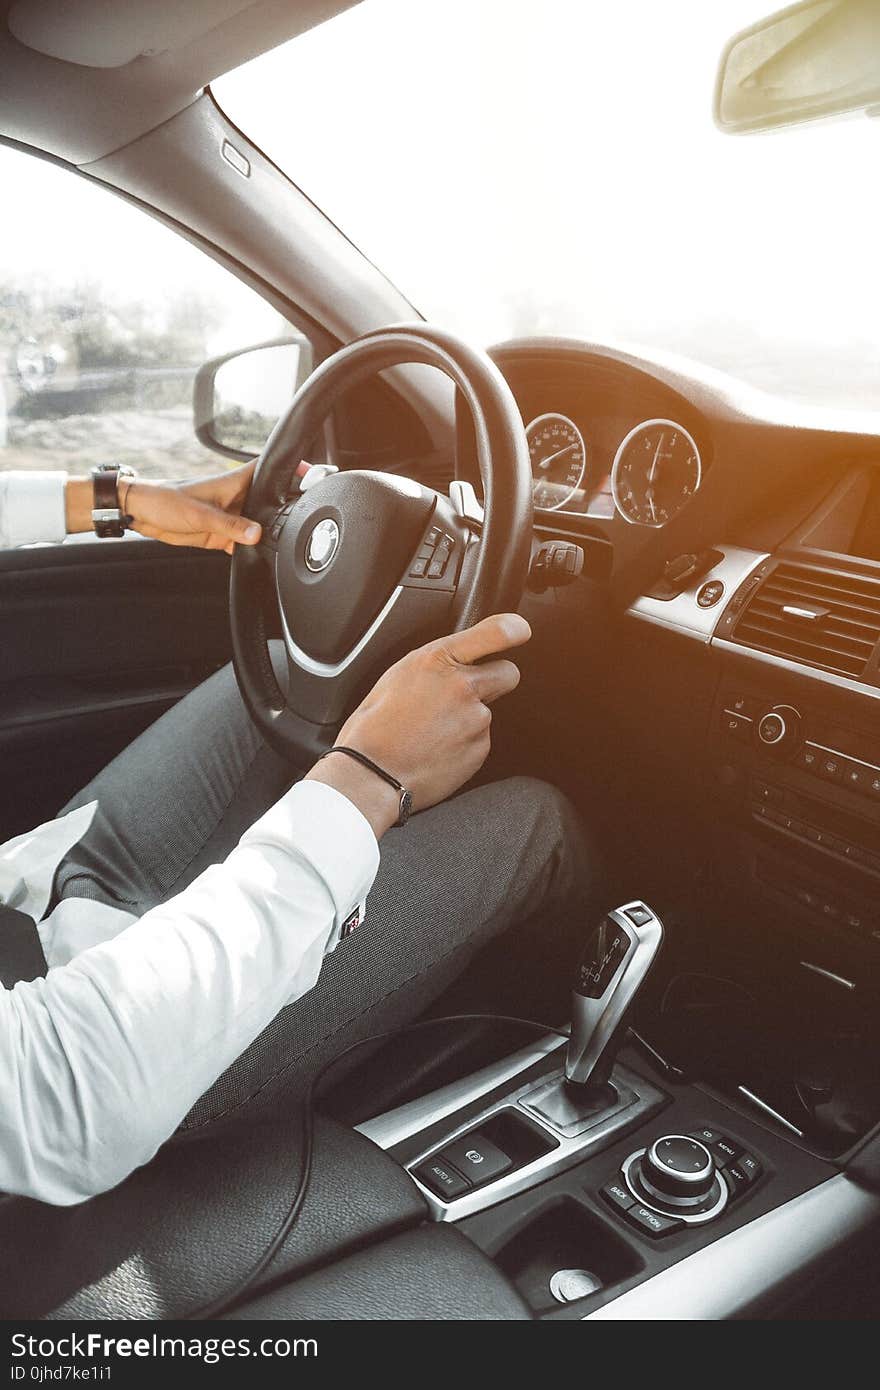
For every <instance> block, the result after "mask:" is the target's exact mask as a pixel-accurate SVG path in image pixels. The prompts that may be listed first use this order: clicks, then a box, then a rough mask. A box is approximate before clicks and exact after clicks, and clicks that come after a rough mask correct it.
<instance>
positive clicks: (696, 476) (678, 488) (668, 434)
mask: <svg viewBox="0 0 880 1390" xmlns="http://www.w3.org/2000/svg"><path fill="white" fill-rule="evenodd" d="M701 478H702V464H701V462H700V451H699V449H698V448H697V446H696V444H695V443H694V441H693V439H692V437H691V436H690V435H689V434H688V432H687V430H686V429H685V428H684V426H683V425H679V424H676V422H675V421H674V420H644V421H643V422H642V423H641V424H640V425H636V427H635V429H633V430H630V432H629V434H628V435H627V436H626V438H625V439H624V440H623V441H622V442H621V445H620V448H619V449H618V450H617V453H616V455H615V458H614V467H613V468H612V470H611V493H612V496H613V497H614V501H615V504H616V506H617V509H618V511H619V512H620V513H621V515H622V516H623V517H624V518H625V519H626V520H627V521H630V522H632V524H633V525H634V526H665V525H666V523H667V521H671V520H672V518H673V517H674V516H676V515H677V513H678V512H680V511H681V509H682V507H683V506H684V504H685V502H687V501H688V499H689V498H691V497H693V495H694V493H695V492H696V491H697V489H698V488H699V486H700V481H701Z"/></svg>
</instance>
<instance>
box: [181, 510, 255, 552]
mask: <svg viewBox="0 0 880 1390" xmlns="http://www.w3.org/2000/svg"><path fill="white" fill-rule="evenodd" d="M192 505H193V511H192V513H191V514H190V515H189V516H188V517H187V520H188V521H189V522H190V524H191V526H192V529H193V531H206V532H208V534H209V535H214V536H217V537H219V538H220V540H221V542H226V541H232V542H234V544H235V545H256V544H257V541H258V540H259V539H260V536H261V535H262V527H261V526H260V525H259V523H258V522H256V521H251V520H250V519H249V518H248V517H246V516H234V515H233V514H232V513H230V512H224V511H223V509H222V508H221V507H212V506H211V505H210V503H208V502H193V504H192Z"/></svg>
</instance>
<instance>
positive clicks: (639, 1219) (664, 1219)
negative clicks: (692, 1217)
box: [626, 1203, 682, 1239]
mask: <svg viewBox="0 0 880 1390" xmlns="http://www.w3.org/2000/svg"><path fill="white" fill-rule="evenodd" d="M626 1219H627V1221H631V1222H632V1223H633V1225H634V1226H638V1228H639V1230H640V1231H642V1232H644V1234H645V1235H646V1236H652V1237H653V1238H654V1239H656V1238H657V1236H665V1235H668V1234H669V1232H670V1231H677V1230H678V1229H679V1227H680V1226H681V1225H682V1222H681V1221H679V1219H678V1217H677V1216H661V1215H660V1213H659V1211H652V1210H651V1208H650V1207H643V1206H642V1205H641V1204H640V1203H636V1204H635V1206H632V1207H630V1209H629V1211H628V1212H627V1213H626Z"/></svg>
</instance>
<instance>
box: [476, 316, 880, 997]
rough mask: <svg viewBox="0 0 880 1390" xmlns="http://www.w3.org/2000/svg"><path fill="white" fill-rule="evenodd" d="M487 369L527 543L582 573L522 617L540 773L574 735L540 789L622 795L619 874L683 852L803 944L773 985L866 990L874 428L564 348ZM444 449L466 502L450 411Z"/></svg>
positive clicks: (695, 373)
mask: <svg viewBox="0 0 880 1390" xmlns="http://www.w3.org/2000/svg"><path fill="white" fill-rule="evenodd" d="M492 355H493V357H494V359H495V361H496V363H497V364H498V366H499V368H500V369H501V371H502V373H503V374H504V376H505V377H506V379H507V381H508V383H509V385H510V387H511V389H512V392H513V395H514V398H515V400H516V403H517V406H518V407H519V410H520V414H521V416H522V420H523V424H524V427H525V429H526V434H527V439H528V443H529V454H530V460H531V465H532V472H533V479H534V482H533V497H534V505H535V545H536V546H537V545H539V544H544V545H546V544H548V543H550V544H552V542H553V540H554V538H556V539H558V540H564V541H566V542H567V543H569V544H571V543H573V544H576V545H577V546H579V547H580V548H581V549H582V551H583V553H584V566H583V573H582V577H581V579H580V580H578V581H577V582H572V583H570V584H569V585H567V586H566V587H565V588H559V589H558V590H557V592H556V595H555V596H553V597H552V601H551V602H549V603H548V602H545V600H544V599H543V598H542V599H540V600H538V599H536V600H535V602H536V603H544V605H545V606H544V608H543V609H542V610H538V609H535V610H534V612H533V611H531V610H530V611H528V614H527V615H528V616H529V619H530V621H531V622H532V626H533V630H534V631H535V633H536V638H535V641H536V642H537V643H539V644H540V646H539V648H538V651H539V656H538V657H537V658H536V664H540V666H541V675H540V677H539V679H541V680H543V681H544V682H545V687H544V688H543V689H541V690H540V691H539V692H538V693H537V694H535V695H532V696H531V703H532V707H533V708H534V707H537V708H548V709H553V711H554V717H553V720H551V721H549V725H548V733H547V737H546V748H547V750H549V751H547V752H544V753H542V756H544V757H545V758H552V743H553V730H554V729H556V730H558V729H565V730H568V731H570V732H571V731H574V730H577V731H578V737H577V739H572V738H568V739H567V740H566V744H565V753H564V756H561V755H560V756H559V758H558V764H559V768H560V771H559V774H558V775H559V776H560V778H561V779H563V784H564V785H566V787H567V788H571V789H572V794H573V795H575V796H577V787H578V783H577V779H578V778H579V777H580V778H581V779H582V785H584V786H587V787H593V788H595V787H596V786H598V785H600V784H601V785H602V786H603V795H604V796H606V797H609V798H610V797H612V796H619V797H620V799H621V800H622V802H623V807H622V815H623V817H625V823H626V825H627V827H628V835H629V834H630V832H631V834H632V839H633V850H632V853H633V855H634V856H635V855H637V858H638V872H639V874H640V875H641V874H642V873H643V872H644V873H647V872H648V870H647V868H646V867H645V866H646V865H647V863H648V862H649V858H650V856H651V854H652V853H653V854H654V855H655V856H656V858H657V860H658V861H662V862H661V863H660V864H659V869H658V872H659V873H660V874H661V875H667V874H668V873H671V872H675V871H676V870H675V866H678V868H679V869H680V870H681V872H682V875H683V878H684V879H685V880H686V879H687V878H688V875H689V874H690V873H692V866H693V863H694V862H695V860H696V859H697V858H698V857H699V859H700V862H701V863H702V865H703V872H704V873H705V874H706V875H707V876H708V879H709V880H710V881H712V882H714V883H717V884H718V885H721V888H720V892H719V901H721V902H723V903H724V904H725V905H726V907H725V910H730V911H731V912H734V913H736V912H737V911H739V912H741V913H742V917H743V919H744V920H748V921H750V922H754V923H763V924H765V925H766V929H767V931H768V932H770V934H771V936H774V935H776V936H778V934H779V932H780V931H791V932H794V933H796V934H798V933H799V934H800V935H799V936H798V941H799V945H798V946H797V947H796V948H795V949H796V950H797V952H798V955H797V959H796V961H795V968H796V969H800V968H801V966H803V968H804V969H805V970H806V969H808V968H811V969H813V970H816V969H818V970H819V971H820V973H822V972H824V975H823V978H830V977H834V978H835V979H838V980H843V982H844V985H843V986H842V987H843V988H846V987H854V982H855V981H857V980H860V979H861V978H862V976H863V974H864V972H865V970H866V969H867V970H869V971H870V972H871V974H872V975H874V976H876V979H877V982H878V987H880V909H878V908H877V907H876V905H875V904H876V903H877V901H878V890H880V734H878V732H877V731H878V729H880V719H878V716H880V419H878V418H877V417H874V416H867V415H864V416H860V415H858V414H856V413H850V412H837V411H835V412H829V411H826V410H824V409H819V408H816V407H812V406H810V405H809V404H805V403H795V402H788V401H785V400H782V399H779V398H776V397H773V396H770V395H768V394H767V393H764V392H761V391H758V390H756V389H754V388H751V387H748V386H745V385H744V384H742V383H739V382H737V381H734V380H732V379H731V378H728V377H726V376H725V375H723V374H721V373H717V372H714V371H710V370H703V369H702V368H700V367H698V366H694V365H693V364H689V363H686V362H682V361H680V360H675V359H673V358H671V357H663V358H649V357H647V356H640V355H638V354H636V353H633V352H629V351H624V350H619V349H616V348H611V347H604V346H602V345H596V344H589V343H580V342H576V341H573V340H567V339H531V340H529V339H522V340H517V341H515V342H511V343H505V344H501V345H500V346H498V347H497V348H495V349H493V352H492ZM457 444H458V453H457V467H458V471H459V474H460V476H463V477H465V478H468V479H469V480H470V481H471V482H473V484H474V486H475V487H478V486H479V477H478V475H477V473H476V464H475V448H474V442H473V437H472V429H471V427H470V425H469V421H468V419H467V418H466V412H465V411H464V410H463V409H462V410H460V411H459V412H458V414H457ZM684 562H687V563H684ZM538 592H540V590H539V591H538ZM600 621H601V622H602V623H606V624H607V626H605V627H600V626H599V622H600ZM542 627H543V632H542ZM554 642H555V647H554ZM597 673H598V676H599V679H597ZM635 673H637V677H638V678H637V679H635V680H634V679H633V675H634V674H635ZM646 692H650V698H648V695H647V693H646ZM587 709H589V710H590V717H589V718H585V710H587ZM533 727H534V726H533ZM533 736H534V738H535V739H536V740H538V739H540V737H541V734H540V730H535V731H534V735H533ZM575 745H577V751H573V749H574V747H575ZM548 765H551V766H552V765H553V764H552V762H551V763H549V764H548ZM603 775H604V777H605V779H606V780H605V782H604V783H601V778H602V777H603ZM567 776H568V777H569V778H570V780H569V781H568V782H566V781H565V778H566V777H567ZM630 779H631V780H630ZM594 794H595V793H594ZM608 804H610V802H609V803H608ZM636 807H637V808H638V815H636V814H634V808H636ZM637 836H638V841H637V844H638V848H637V849H636V837H637ZM683 846H686V847H687V848H686V850H685V849H683ZM640 881H641V879H640ZM640 891H641V890H640ZM736 905H738V906H736ZM762 929H763V928H762ZM805 943H806V944H805Z"/></svg>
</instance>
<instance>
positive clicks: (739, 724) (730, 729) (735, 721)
mask: <svg viewBox="0 0 880 1390" xmlns="http://www.w3.org/2000/svg"><path fill="white" fill-rule="evenodd" d="M721 729H722V732H723V733H725V734H728V735H729V736H730V737H731V738H738V739H741V740H742V741H743V742H748V741H749V740H750V739H751V736H752V721H751V719H746V717H745V715H744V714H732V713H731V712H730V710H725V711H724V714H723V715H722V718H721Z"/></svg>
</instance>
